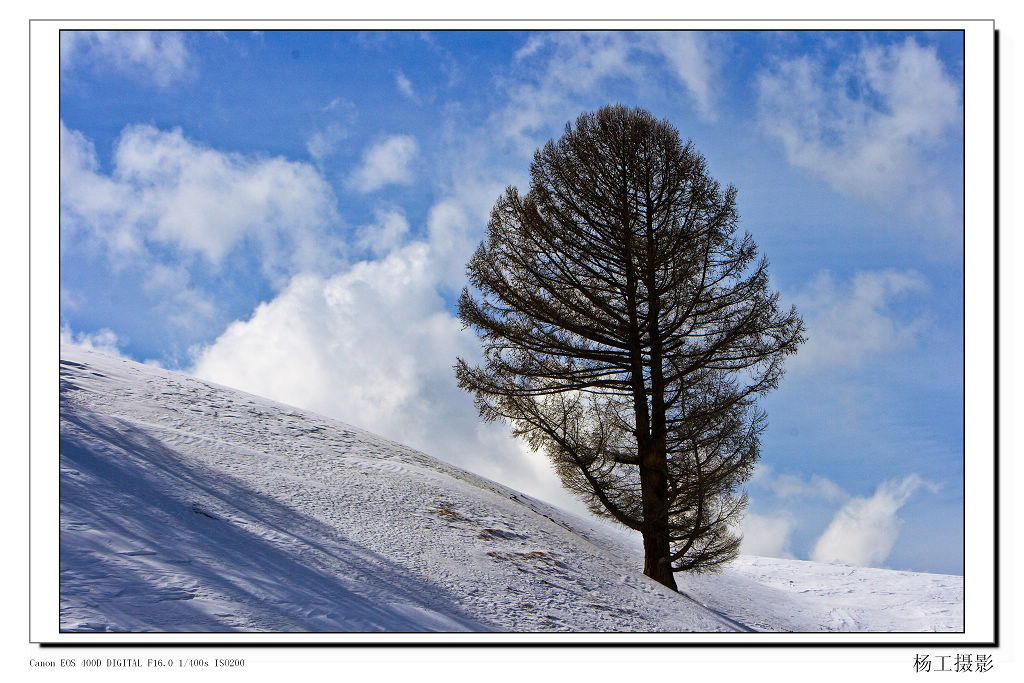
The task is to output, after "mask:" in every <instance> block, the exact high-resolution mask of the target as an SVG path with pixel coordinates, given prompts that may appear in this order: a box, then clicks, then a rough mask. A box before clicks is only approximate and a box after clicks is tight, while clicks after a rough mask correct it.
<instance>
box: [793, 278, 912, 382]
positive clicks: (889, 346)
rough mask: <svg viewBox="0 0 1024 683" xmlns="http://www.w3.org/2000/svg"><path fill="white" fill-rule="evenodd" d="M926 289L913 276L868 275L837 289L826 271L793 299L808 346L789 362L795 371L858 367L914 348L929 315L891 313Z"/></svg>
mask: <svg viewBox="0 0 1024 683" xmlns="http://www.w3.org/2000/svg"><path fill="white" fill-rule="evenodd" d="M927 290H928V283H927V281H926V280H925V279H924V278H923V277H922V276H921V275H920V274H918V273H916V272H914V271H895V270H884V271H867V272H861V273H857V274H856V275H855V276H854V277H853V278H852V280H851V281H850V282H848V283H843V284H837V283H836V281H835V278H833V277H832V275H831V274H830V273H829V272H827V271H823V272H821V273H819V274H818V276H817V277H815V279H814V280H813V281H811V282H810V283H809V284H808V285H807V286H806V287H805V288H804V289H803V290H801V291H800V292H799V293H797V294H796V295H795V296H793V297H791V300H792V301H793V303H794V304H795V305H796V307H797V310H798V311H799V312H800V314H801V316H803V318H804V322H805V324H806V327H807V342H806V343H805V344H804V345H803V347H801V349H800V352H799V353H798V354H797V355H796V356H795V357H794V358H793V359H791V360H790V361H789V362H788V366H789V367H791V368H792V369H794V370H808V369H814V368H819V367H823V366H828V365H832V366H850V365H856V364H857V363H859V362H860V361H861V360H862V359H864V358H865V357H866V356H868V355H869V354H884V353H891V352H893V351H898V350H902V349H906V348H909V347H912V346H913V345H914V344H915V343H916V342H917V340H918V338H919V337H920V335H921V334H922V333H923V332H924V331H925V330H926V329H927V326H928V324H929V323H928V318H927V316H925V315H917V316H906V315H900V314H898V313H896V312H894V311H893V310H891V308H892V305H893V303H894V301H895V300H897V299H898V298H899V297H902V296H906V295H908V294H918V293H922V292H926V291H927Z"/></svg>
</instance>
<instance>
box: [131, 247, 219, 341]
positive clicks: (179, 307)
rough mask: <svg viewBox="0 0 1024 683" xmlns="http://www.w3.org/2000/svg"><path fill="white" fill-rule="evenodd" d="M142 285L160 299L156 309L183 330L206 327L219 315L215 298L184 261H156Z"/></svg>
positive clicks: (155, 297) (152, 297)
mask: <svg viewBox="0 0 1024 683" xmlns="http://www.w3.org/2000/svg"><path fill="white" fill-rule="evenodd" d="M142 287H143V289H144V290H145V291H146V292H147V293H148V294H149V295H150V296H151V300H152V301H155V302H156V303H155V304H154V305H153V312H155V313H158V314H160V315H161V317H162V318H164V319H165V320H167V321H169V322H171V323H173V324H174V325H175V326H177V327H178V328H180V329H182V330H188V331H193V332H195V331H205V330H206V329H207V328H208V327H209V326H210V325H211V324H213V323H214V321H215V320H216V319H217V313H218V309H217V306H216V304H215V303H214V302H213V299H212V298H211V297H210V296H209V295H207V294H206V293H205V292H203V291H202V289H200V288H199V287H198V286H197V285H196V284H195V283H194V282H193V281H192V277H191V275H190V274H189V272H188V269H186V268H185V267H184V266H182V265H181V264H173V265H166V264H163V263H154V264H152V265H151V266H150V267H149V268H148V270H147V272H146V279H145V281H144V282H143V283H142Z"/></svg>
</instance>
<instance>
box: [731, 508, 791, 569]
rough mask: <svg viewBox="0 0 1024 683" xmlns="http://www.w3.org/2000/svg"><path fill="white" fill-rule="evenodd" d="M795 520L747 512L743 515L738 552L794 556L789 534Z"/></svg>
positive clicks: (764, 555)
mask: <svg viewBox="0 0 1024 683" xmlns="http://www.w3.org/2000/svg"><path fill="white" fill-rule="evenodd" d="M794 528H796V522H795V521H794V520H793V519H792V518H790V517H785V516H782V517H778V516H776V517H772V516H766V515H755V514H752V513H750V512H747V513H745V514H744V515H743V524H742V528H741V532H742V534H743V541H742V544H741V546H740V552H741V553H743V554H744V555H759V556H761V557H786V558H794V557H795V556H794V555H793V552H792V551H791V550H790V536H791V535H792V533H793V529H794Z"/></svg>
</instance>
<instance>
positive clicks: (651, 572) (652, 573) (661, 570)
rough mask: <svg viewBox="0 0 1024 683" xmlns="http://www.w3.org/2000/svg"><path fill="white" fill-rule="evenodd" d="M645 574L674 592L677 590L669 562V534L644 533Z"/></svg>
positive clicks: (657, 532)
mask: <svg viewBox="0 0 1024 683" xmlns="http://www.w3.org/2000/svg"><path fill="white" fill-rule="evenodd" d="M643 537H644V574H645V575H647V576H649V577H651V578H652V579H654V580H655V581H657V582H658V583H660V584H662V585H663V586H668V587H669V588H671V589H672V590H679V589H678V588H676V579H675V574H674V573H673V571H672V563H671V562H670V561H669V542H668V533H667V532H659V531H654V532H650V533H648V532H644V534H643Z"/></svg>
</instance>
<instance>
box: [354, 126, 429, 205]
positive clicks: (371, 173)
mask: <svg viewBox="0 0 1024 683" xmlns="http://www.w3.org/2000/svg"><path fill="white" fill-rule="evenodd" d="M418 149H419V145H417V144H416V139H415V138H413V137H411V136H409V135H392V136H390V137H387V138H385V139H384V140H382V141H380V142H378V143H377V144H375V145H373V146H372V147H370V148H369V149H367V150H366V152H365V153H364V154H363V161H362V165H361V166H360V167H359V168H357V169H356V170H355V171H353V173H352V175H351V176H350V178H349V182H350V184H351V185H352V187H354V188H355V189H356V190H358V191H360V192H373V191H374V190H379V189H380V188H382V187H384V186H385V185H390V184H392V183H397V184H404V183H409V182H412V169H411V168H410V167H409V165H410V163H411V162H412V160H413V158H414V157H415V156H416V153H417V151H418Z"/></svg>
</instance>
